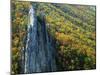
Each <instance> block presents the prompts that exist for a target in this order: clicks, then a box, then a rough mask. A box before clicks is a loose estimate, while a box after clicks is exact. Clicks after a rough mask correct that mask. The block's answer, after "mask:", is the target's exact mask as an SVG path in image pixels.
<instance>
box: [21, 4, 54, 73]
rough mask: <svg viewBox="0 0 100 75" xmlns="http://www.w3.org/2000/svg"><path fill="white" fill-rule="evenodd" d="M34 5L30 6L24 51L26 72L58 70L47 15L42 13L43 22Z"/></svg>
mask: <svg viewBox="0 0 100 75" xmlns="http://www.w3.org/2000/svg"><path fill="white" fill-rule="evenodd" d="M35 14H36V12H35V10H34V7H33V6H31V7H30V11H29V25H28V28H27V38H26V40H25V42H26V44H25V48H24V50H23V51H24V52H23V55H24V56H23V57H24V58H23V59H24V60H22V62H24V65H23V69H24V71H23V72H24V73H34V72H50V71H56V62H55V49H54V41H53V40H52V38H51V37H50V36H49V35H48V32H47V29H46V23H45V17H44V15H43V14H42V13H41V14H40V15H41V22H39V21H38V18H37V17H36V16H35Z"/></svg>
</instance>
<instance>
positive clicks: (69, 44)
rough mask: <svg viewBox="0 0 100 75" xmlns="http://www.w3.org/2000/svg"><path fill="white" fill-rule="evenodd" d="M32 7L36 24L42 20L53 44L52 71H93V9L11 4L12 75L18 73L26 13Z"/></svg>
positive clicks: (94, 61) (81, 6) (94, 15)
mask: <svg viewBox="0 0 100 75" xmlns="http://www.w3.org/2000/svg"><path fill="white" fill-rule="evenodd" d="M30 5H32V6H33V7H34V9H35V11H36V13H35V14H36V17H37V19H38V24H41V16H40V14H41V13H43V14H44V16H45V19H44V20H45V23H46V29H47V32H48V35H49V36H50V37H51V38H52V39H53V40H54V46H53V47H55V50H56V53H55V56H56V60H55V61H56V67H57V70H56V71H69V70H88V69H95V68H96V13H95V12H96V8H95V6H92V5H90V6H88V5H74V4H73V5H71V4H57V3H56V4H55V3H39V2H18V1H16V2H15V1H12V12H11V15H12V73H13V74H14V73H20V70H21V65H20V64H21V63H20V61H21V55H22V49H23V47H24V45H25V43H24V42H23V40H24V39H25V36H26V35H27V26H28V11H29V7H30Z"/></svg>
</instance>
